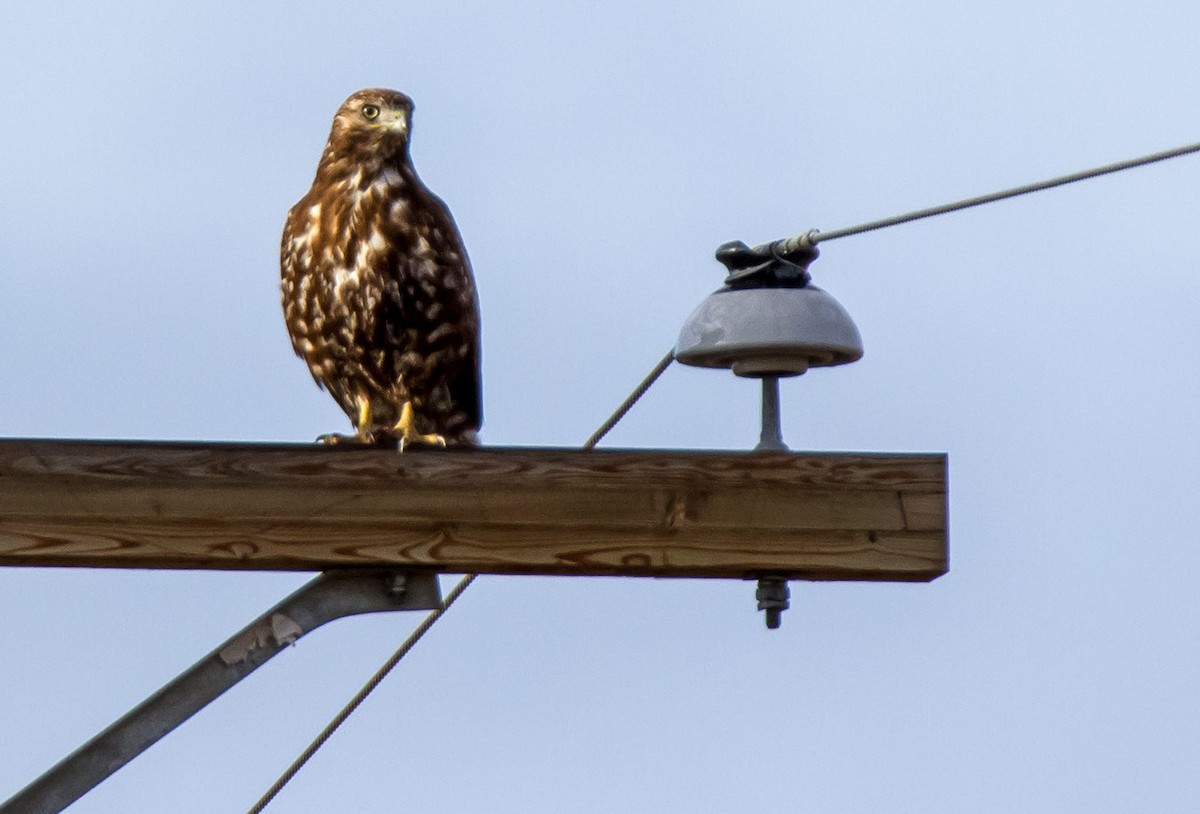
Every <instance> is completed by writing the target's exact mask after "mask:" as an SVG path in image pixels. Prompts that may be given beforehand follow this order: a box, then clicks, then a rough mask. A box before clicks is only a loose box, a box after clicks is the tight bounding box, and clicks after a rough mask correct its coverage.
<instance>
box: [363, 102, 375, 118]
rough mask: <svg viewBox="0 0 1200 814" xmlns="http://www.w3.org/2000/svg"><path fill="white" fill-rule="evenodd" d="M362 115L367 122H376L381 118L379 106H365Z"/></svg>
mask: <svg viewBox="0 0 1200 814" xmlns="http://www.w3.org/2000/svg"><path fill="white" fill-rule="evenodd" d="M362 114H363V118H364V119H366V120H367V121H374V120H375V119H378V118H379V106H378V105H363V106H362Z"/></svg>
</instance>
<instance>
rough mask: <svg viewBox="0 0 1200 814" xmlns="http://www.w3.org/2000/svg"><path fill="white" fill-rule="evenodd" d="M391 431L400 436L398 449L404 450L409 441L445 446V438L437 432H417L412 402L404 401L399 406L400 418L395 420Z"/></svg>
mask: <svg viewBox="0 0 1200 814" xmlns="http://www.w3.org/2000/svg"><path fill="white" fill-rule="evenodd" d="M392 432H394V433H397V434H398V435H399V436H400V451H401V452H403V451H404V447H405V446H407V445H408V443H409V442H411V441H416V442H418V443H421V444H430V445H433V444H436V445H437V446H441V447H444V446H446V439H445V438H443V437H442V436H440V435H438V434H437V433H429V434H421V433H419V432H417V422H416V419H415V418H413V409H412V402H411V401H406V402H404V406H403V407H401V408H400V420H399V421H397V422H396V426H394V427H392Z"/></svg>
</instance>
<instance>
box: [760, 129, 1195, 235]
mask: <svg viewBox="0 0 1200 814" xmlns="http://www.w3.org/2000/svg"><path fill="white" fill-rule="evenodd" d="M1198 152H1200V142H1197V143H1196V144H1188V145H1186V146H1184V147H1176V148H1175V149H1173V150H1163V151H1162V152H1159V153H1151V154H1149V155H1144V156H1142V157H1140V158H1131V159H1129V160H1127V161H1118V162H1116V163H1114V164H1105V165H1104V166H1102V167H1095V168H1093V169H1090V170H1082V171H1080V172H1073V173H1071V174H1069V175H1060V176H1058V177H1057V178H1050V179H1047V180H1045V181H1036V182H1034V183H1032V184H1025V185H1024V186H1019V187H1012V188H1011V189H1004V190H1000V191H999V192H992V193H990V194H988V195H979V196H977V197H974V198H964V199H963V200H961V201H955V202H953V203H948V204H943V205H941V206H931V207H929V208H928V209H918V210H916V211H915V212H908V213H906V214H903V215H895V216H894V217H890V218H883V219H882V220H873V221H870V222H869V223H863V224H859V225H858V226H849V227H847V228H845V229H833V230H831V231H828V232H820V231H811V232H808V233H807V234H805V235H798V236H796V237H790V238H787V239H785V240H780V241H776V242H775V243H774V244H767V245H775V246H777V247H778V248H780V249H782V250H783V251H787V250H788V248H789V247H792V248H794V247H796V246H799V245H800V244H802V243H804V242H807V243H809V244H815V243H819V242H821V241H825V240H837V239H838V238H842V237H850V236H852V235H861V234H863V233H864V232H873V231H875V230H876V229H886V228H887V227H889V226H898V225H900V224H902V223H911V222H912V221H914V220H922V219H923V218H932V217H933V216H935V215H945V214H947V213H949V212H958V211H960V210H962V209H970V208H971V207H973V206H982V205H983V204H989V203H995V202H996V201H1003V200H1005V199H1006V198H1015V197H1017V196H1018V195H1028V194H1029V193H1031V192H1041V191H1042V190H1045V189H1053V188H1054V187H1061V186H1065V185H1066V184H1073V183H1075V182H1076V181H1085V180H1087V179H1088V178H1096V177H1097V176H1100V175H1110V174H1112V173H1114V172H1121V171H1122V170H1129V169H1133V168H1134V167H1144V166H1145V165H1147V164H1154V163H1155V162H1158V161H1166V160H1167V159H1168V158H1178V157H1179V156H1184V155H1190V154H1191V153H1198Z"/></svg>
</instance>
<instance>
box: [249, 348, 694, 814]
mask: <svg viewBox="0 0 1200 814" xmlns="http://www.w3.org/2000/svg"><path fill="white" fill-rule="evenodd" d="M674 360H675V351H674V350H673V349H672V350H671V351H670V352H668V353H667V355H666V356H664V357H663V358H662V360H661V361H659V363H658V364H657V365H655V366H654V370H652V371H650V374H649V375H648V376H646V378H645V379H643V380H642V382H641V384H639V385H638V386H637V387H635V388H634V390H633V392H632V393H630V394H629V397H628V398H626V399H625V401H623V402H621V406H620V407H618V408H617V409H616V411H615V412H614V413H613V414H612V415H611V416H609V418H608V420H607V421H605V422H604V423H603V424H601V425H600V428H599V429H598V430H596V431H595V432H594V433H592V437H591V438H589V439H588V440H587V441H586V442H584V445H583V448H584V449H585V450H586V449H592V448H594V447H595V446H596V444H598V443H600V439H601V438H603V437H604V436H605V435H608V432H609V430H611V429H612V428H613V427H615V426H616V425H617V422H619V421H620V420H621V419H622V418H624V417H625V414H626V413H628V412H629V411H630V410H631V409H632V408H633V405H634V404H636V403H637V401H638V399H640V398H641V397H642V396H644V395H645V394H646V391H647V390H649V389H650V386H651V385H652V384H654V382H655V381H657V380H658V377H659V376H661V375H662V374H663V371H665V370H666V369H667V368H668V367H669V366H670V365H671V362H673V361H674ZM477 576H479V575H478V574H467V575H465V576H464V577H463V578H462V579H461V580H459V582H458V584H457V585H455V586H454V587H453V588H451V589H450V592H449V593H448V594H446V598H445V600H444V601H443V602H442V606H441V607H440V608H437V609H436V610H434V611H432V612H431V613H430V614H429V615H428V616H426V617H425V620H424V621H422V622H421V624H419V625H417V627H416V628H415V629H414V630H413V632H412V633H410V634H409V635H408V638H407V639H405V640H404V643H403V644H401V645H400V648H399V649H398V650H397V651H396V652H395V653H393V654H392V655H391V656H390V657H389V658H388V660H387V661H385V662H384V663H383V666H382V667H380V668H379V669H378V670H377V671H376V672H375V674H374V675H373V676H371V678H370V679H368V680H367V683H366V684H364V685H363V686H362V689H360V690H359V691H358V692H357V693H355V694H354V697H353V698H351V699H350V700H349V701H348V702H347V703H346V705H345V706H344V707H342V709H341V711H340V712H338V714H337V715H335V716H334V717H333V720H331V721H330V722H329V723H328V724H326V725H325V728H324V729H322V730H321V732H320V734H318V735H317V737H316V738H314V739H313V742H312V743H310V744H309V745H308V747H307V748H306V749H305V750H304V751H303V752H301V753H300V756H299V757H297V758H296V759H295V760H294V761H292V765H290V766H288V767H287V769H286V770H285V771H284V772H283V774H282V775H280V776H279V779H278V780H276V781H275V782H274V783H273V784H272V785H271V788H269V789H267V791H266V793H265V794H263V796H262V797H260V798H259V799H258V802H256V803H255V804H254V805H253V806H251V808H250V810H249V812H248V813H247V814H261V812H262V810H263V809H264V808H266V807H267V805H268V804H270V802H271V801H272V800H274V799H275V797H276V795H278V794H279V792H280V791H282V790H283V787H284V786H286V785H287V784H288V783H289V782H290V781H291V779H292V778H293V777H295V776H296V774H297V773H298V772H299V771H300V770H301V769H302V768H304V764H306V763H308V761H309V759H310V758H312V756H313V755H315V754H316V753H317V750H318V749H320V748H321V747H322V746H324V745H325V742H326V741H328V740H329V738H330V737H331V736H332V735H333V733H334V732H336V731H337V729H338V727H340V726H341V725H342V724H344V723H345V722H346V719H347V718H349V717H350V716H351V715H352V714H354V711H355V710H356V709H358V708H359V706H360V705H361V704H362V702H363V701H365V700H367V696H368V695H370V694H371V693H372V692H374V691H375V688H376V687H378V686H379V685H380V684H381V683H382V682H383V679H384V678H385V677H387V674H388V673H390V672H391V671H392V668H394V667H395V666H396V665H397V664H399V663H400V660H401V659H402V658H404V657H405V656H406V655H408V651H410V650H412V649H413V647H414V646H415V645H416V643H417V642H418V641H420V640H421V637H422V636H424V635H425V634H426V633H428V632H429V629H430V628H431V627H433V626H434V624H435V623H436V622H437V620H438V619H441V618H442V615H443V614H445V613H446V611H448V610H450V606H451V605H453V604H454V602H455V601H456V600H457V599H458V598H459V597H460V596H462V594H463V591H465V590H467V588H469V587H470V586H471V583H472V582H474V581H475V578H476V577H477Z"/></svg>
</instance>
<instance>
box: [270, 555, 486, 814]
mask: <svg viewBox="0 0 1200 814" xmlns="http://www.w3.org/2000/svg"><path fill="white" fill-rule="evenodd" d="M475 577H476V575H475V574H467V575H466V576H464V577H463V578H462V579H461V580H460V581H459V583H458V584H457V585H455V586H454V587H453V588H451V589H450V593H448V594H446V599H445V600H444V601H443V602H442V606H441V607H440V608H437V609H436V610H434V611H433V612H432V613H430V614H429V615H428V616H426V617H425V620H424V621H423V622H421V624H419V625H417V627H416V629H415V630H414V631H413V632H412V633H410V634H409V636H408V638H407V639H405V640H404V644H402V645H400V649H399V650H397V651H396V652H395V653H393V654H392V655H391V657H390V658H388V660H387V661H385V662H384V663H383V666H382V667H380V668H379V670H377V671H376V673H375V675H373V676H371V678H370V680H368V681H367V683H366V684H364V685H363V686H362V689H360V690H359V691H358V692H357V693H355V694H354V697H353V698H351V699H350V701H349V702H348V703H347V704H346V706H344V707H342V710H341V711H340V712H339V713H338V714H337V715H335V716H334V717H333V720H332V721H330V722H329V723H328V724H326V725H325V728H324V729H322V730H321V734H319V735H317V737H316V738H315V739H314V740H313V742H312V743H310V744H309V745H308V748H306V749H305V750H304V751H303V752H301V753H300V757H298V758H296V759H295V760H294V761H293V762H292V765H291V766H288V767H287V770H286V771H285V772H284V773H283V774H282V775H280V777H279V779H278V780H276V781H275V783H274V784H273V785H272V786H271V788H269V789H267V791H266V793H265V794H264V795H263V796H262V797H260V798H259V800H258V802H257V803H255V804H254V805H253V806H252V807H251V808H250V811H249V814H259V812H261V811H262V810H263V809H264V808H266V807H267V805H268V804H269V803H270V802H271V801H272V800H274V799H275V795H277V794H279V792H280V791H282V790H283V787H284V786H286V785H287V784H288V782H289V781H290V780H291V779H292V778H293V777H295V776H296V773H297V772H299V771H300V769H302V768H303V767H304V764H305V763H308V761H309V758H311V757H312V756H313V755H315V754H316V753H317V750H318V749H320V748H321V747H322V746H324V745H325V742H326V741H327V740H329V738H330V736H332V735H333V733H334V732H336V731H337V729H338V727H340V726H341V725H342V724H344V723H345V722H346V719H347V718H349V717H350V716H351V715H352V714H353V713H354V711H355V710H356V709H358V707H359V705H361V704H362V702H363V701H365V700H367V696H368V695H370V694H371V693H372V692H374V691H375V688H376V687H378V686H379V684H380V683H381V682H382V681H383V679H384V678H385V677H386V676H387V674H388V673H390V672H391V671H392V668H393V667H395V666H396V665H397V664H399V663H400V659H402V658H404V657H405V656H406V655H408V651H410V650H412V649H413V646H414V645H416V643H417V642H418V641H420V639H421V637H422V636H424V635H425V633H426V632H428V630H429V628H431V627H433V625H434V623H435V622H437V620H438V619H440V618H442V614H444V613H445V612H446V611H448V610H450V606H451V605H453V604H454V601H455V600H456V599H458V598H459V597H460V596H462V592H463V591H465V590H467V588H468V587H469V586H470V584H471V583H472V582H474V581H475Z"/></svg>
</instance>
